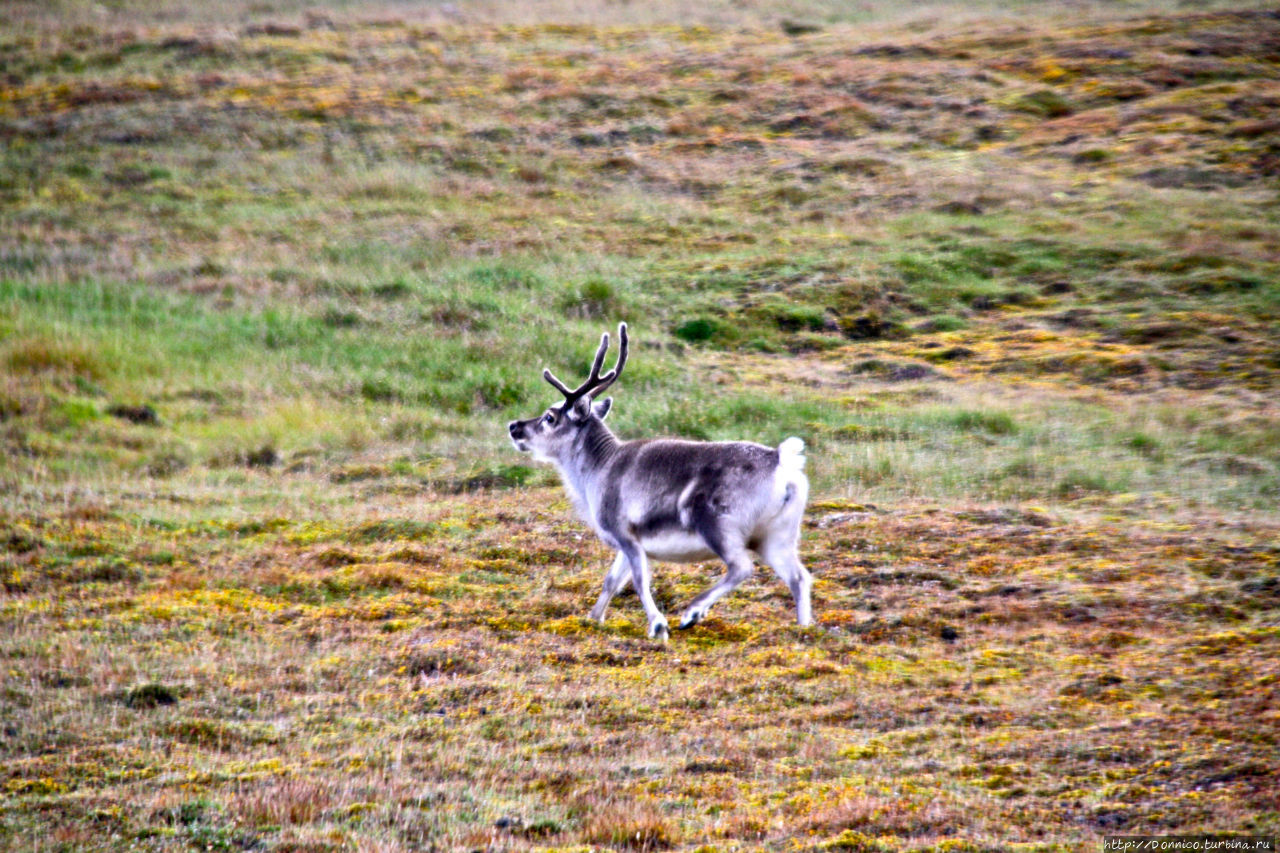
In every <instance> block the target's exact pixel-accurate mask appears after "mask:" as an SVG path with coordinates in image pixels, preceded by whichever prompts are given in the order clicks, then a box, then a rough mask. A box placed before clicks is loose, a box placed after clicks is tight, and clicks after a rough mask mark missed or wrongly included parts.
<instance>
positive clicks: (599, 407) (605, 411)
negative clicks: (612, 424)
mask: <svg viewBox="0 0 1280 853" xmlns="http://www.w3.org/2000/svg"><path fill="white" fill-rule="evenodd" d="M612 408H613V398H612V397H605V398H604V399H603V400H601V401H600V402H598V403H596V404H595V407H594V411H595V413H596V417H597V418H599V419H600V420H604V419H605V418H607V417H608V416H609V410H610V409H612Z"/></svg>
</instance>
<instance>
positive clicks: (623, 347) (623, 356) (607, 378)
mask: <svg viewBox="0 0 1280 853" xmlns="http://www.w3.org/2000/svg"><path fill="white" fill-rule="evenodd" d="M606 337H608V336H607V335H606ZM603 354H604V352H603V351H601V353H600V355H603ZM626 363H627V324H626V323H619V324H618V363H617V364H615V365H614V366H613V369H612V370H610V371H609V372H608V373H606V374H605V375H604V376H602V377H600V381H599V382H598V383H596V387H595V388H593V389H591V394H592V396H594V395H596V394H599V393H600V392H601V391H603V390H605V389H606V388H608V387H609V386H610V385H612V384H613V383H614V382H616V381H617V379H618V377H619V376H621V375H622V368H623V367H624V366H625V365H626Z"/></svg>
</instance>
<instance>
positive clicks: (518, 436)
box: [507, 323, 627, 462]
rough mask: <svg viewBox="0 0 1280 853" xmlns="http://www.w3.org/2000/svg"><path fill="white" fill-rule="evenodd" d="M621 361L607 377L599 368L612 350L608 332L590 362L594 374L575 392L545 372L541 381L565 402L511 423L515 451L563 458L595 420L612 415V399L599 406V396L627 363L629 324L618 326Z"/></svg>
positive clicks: (538, 456)
mask: <svg viewBox="0 0 1280 853" xmlns="http://www.w3.org/2000/svg"><path fill="white" fill-rule="evenodd" d="M618 341H619V343H618V362H617V364H615V365H614V366H613V369H612V370H610V371H609V372H608V373H606V374H605V375H604V376H601V375H600V368H601V367H603V366H604V355H605V353H606V352H608V350H609V333H608V332H605V333H604V334H603V335H601V336H600V348H599V349H597V350H596V357H595V361H593V362H592V363H591V375H590V376H588V377H587V381H586V382H584V383H582V384H581V385H579V386H578V387H577V388H575V389H573V390H572V391H570V390H569V387H568V386H567V385H565V384H564V383H563V382H561V381H560V380H559V379H557V378H556V377H555V374H553V373H552V372H551V371H550V370H546V369H543V371H542V378H543V379H545V380H547V381H548V382H550V383H551V385H552V386H553V387H554V388H555V389H556V390H557V391H559V392H560V393H561V394H563V395H564V402H562V403H556V404H555V405H553V406H551V408H549V409H547V410H546V411H545V412H543V413H542V414H541V415H540V416H538V417H534V418H529V419H528V420H524V421H512V422H511V423H509V424H507V431H508V432H509V433H511V442H512V444H514V445H515V446H516V450H519V451H521V452H525V453H532V454H533V457H534V458H535V459H539V460H542V461H545V462H550V461H554V460H555V459H558V458H560V457H561V454H562V453H563V451H564V449H565V448H567V447H569V446H571V445H572V443H573V440H574V438H575V437H576V436H577V435H578V433H579V432H581V430H582V429H583V428H584V427H585V426H586V425H587V424H589V423H591V422H592V421H593V420H597V419H599V420H603V419H604V417H605V416H606V415H608V414H609V408H610V407H611V406H612V405H613V400H612V398H610V397H606V398H604V399H603V400H601V401H600V402H599V403H597V402H595V398H596V396H598V395H599V394H600V393H601V392H602V391H604V390H605V389H606V388H608V387H609V386H610V385H612V384H613V383H614V382H615V381H616V380H617V378H618V376H619V374H621V373H622V367H623V365H625V364H626V363H627V324H626V323H619V324H618Z"/></svg>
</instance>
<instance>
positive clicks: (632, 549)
mask: <svg viewBox="0 0 1280 853" xmlns="http://www.w3.org/2000/svg"><path fill="white" fill-rule="evenodd" d="M619 544H620V546H621V548H620V552H621V554H622V555H623V556H625V557H626V560H627V563H628V564H630V566H631V584H632V586H634V587H635V588H636V594H637V595H639V596H640V604H642V605H643V606H644V615H645V616H647V617H648V619H649V636H650V637H654V638H656V639H659V640H662V642H664V643H665V642H666V641H667V640H669V639H670V638H671V629H670V628H668V627H667V617H665V616H663V615H662V611H661V610H659V609H658V605H657V604H656V603H654V600H653V593H652V592H650V590H649V581H650V574H649V558H648V556H646V555H645V553H644V549H643V548H641V547H640V543H639V542H636V541H635V540H633V539H626V540H623V541H622V542H620V543H619Z"/></svg>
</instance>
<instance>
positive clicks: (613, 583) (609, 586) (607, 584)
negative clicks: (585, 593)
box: [591, 551, 631, 622]
mask: <svg viewBox="0 0 1280 853" xmlns="http://www.w3.org/2000/svg"><path fill="white" fill-rule="evenodd" d="M629 583H631V563H630V561H628V560H627V555H626V554H624V553H622V552H621V551H619V552H618V556H617V557H614V559H613V566H612V568H610V569H609V573H608V574H607V575H605V576H604V589H602V590H600V597H599V598H598V599H596V606H595V607H593V608H591V618H592V619H594V620H596V621H597V622H603V621H604V612H605V610H606V609H608V607H609V602H610V601H612V600H613V597H614V596H615V595H617V594H618V593H620V592H622V591H623V590H624V589H626V588H627V584H629Z"/></svg>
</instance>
